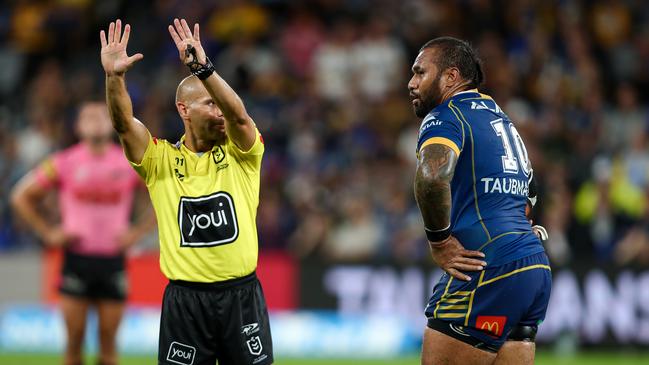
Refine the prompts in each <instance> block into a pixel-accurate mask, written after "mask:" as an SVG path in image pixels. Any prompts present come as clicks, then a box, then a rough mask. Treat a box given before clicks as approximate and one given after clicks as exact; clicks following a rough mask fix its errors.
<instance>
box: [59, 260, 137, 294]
mask: <svg viewBox="0 0 649 365" xmlns="http://www.w3.org/2000/svg"><path fill="white" fill-rule="evenodd" d="M125 266H126V264H125V258H124V255H118V256H111V257H103V256H86V255H79V254H75V253H73V252H69V251H66V252H65V254H64V258H63V267H62V273H61V278H60V282H59V292H61V293H63V294H67V295H71V296H74V297H80V298H87V299H92V300H97V299H99V300H116V301H124V300H126V294H127V291H128V287H127V286H128V284H127V280H126V270H125Z"/></svg>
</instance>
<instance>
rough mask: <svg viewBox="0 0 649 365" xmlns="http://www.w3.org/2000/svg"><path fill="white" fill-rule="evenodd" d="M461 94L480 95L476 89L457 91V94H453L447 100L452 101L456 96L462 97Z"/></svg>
mask: <svg viewBox="0 0 649 365" xmlns="http://www.w3.org/2000/svg"><path fill="white" fill-rule="evenodd" d="M462 94H480V92H479V91H478V89H470V90H464V91H459V92H456V93H455V94H453V96H451V97H450V98H449V99H452V98H454V97H456V96H458V95H462Z"/></svg>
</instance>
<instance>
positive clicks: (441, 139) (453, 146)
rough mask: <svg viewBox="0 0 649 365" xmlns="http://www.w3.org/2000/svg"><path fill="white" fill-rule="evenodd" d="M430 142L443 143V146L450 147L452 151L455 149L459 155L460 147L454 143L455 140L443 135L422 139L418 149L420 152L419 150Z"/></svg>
mask: <svg viewBox="0 0 649 365" xmlns="http://www.w3.org/2000/svg"><path fill="white" fill-rule="evenodd" d="M431 144H443V145H444V146H447V147H450V148H451V149H452V150H453V151H455V154H457V155H458V156H459V155H460V148H459V147H458V146H457V145H456V144H455V142H453V141H451V140H450V139H448V138H444V137H431V138H428V139H427V140H426V141H424V143H422V145H421V148H420V149H419V151H420V152H421V150H423V149H424V147H426V146H429V145H431Z"/></svg>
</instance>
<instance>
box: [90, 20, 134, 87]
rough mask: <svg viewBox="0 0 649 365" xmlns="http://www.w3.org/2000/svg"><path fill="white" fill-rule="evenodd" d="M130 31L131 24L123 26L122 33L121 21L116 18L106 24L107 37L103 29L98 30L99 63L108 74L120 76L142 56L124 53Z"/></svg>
mask: <svg viewBox="0 0 649 365" xmlns="http://www.w3.org/2000/svg"><path fill="white" fill-rule="evenodd" d="M130 33H131V26H130V25H129V24H126V25H125V26H124V33H123V34H122V21H121V20H119V19H117V20H116V21H115V22H111V23H110V25H109V26H108V38H106V32H104V31H103V30H102V31H101V32H99V39H100V40H101V65H102V66H103V67H104V71H105V72H106V75H108V76H120V75H123V74H124V73H126V71H128V69H130V68H131V67H132V66H133V64H135V62H137V61H139V60H141V59H142V58H144V56H143V55H142V54H141V53H136V54H134V55H132V56H129V55H128V54H126V46H127V45H128V37H129V35H130Z"/></svg>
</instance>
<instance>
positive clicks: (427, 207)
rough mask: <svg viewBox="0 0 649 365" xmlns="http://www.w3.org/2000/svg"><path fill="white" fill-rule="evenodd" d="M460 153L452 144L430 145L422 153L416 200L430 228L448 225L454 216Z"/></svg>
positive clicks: (420, 155)
mask: <svg viewBox="0 0 649 365" xmlns="http://www.w3.org/2000/svg"><path fill="white" fill-rule="evenodd" d="M457 158H458V156H457V154H456V153H455V151H453V150H452V149H451V148H450V147H448V146H445V145H442V144H436V143H434V144H431V145H428V146H426V147H424V148H423V149H422V150H421V151H420V153H419V161H418V162H417V173H416V176H415V199H416V200H417V205H418V206H419V210H420V211H421V215H422V218H423V219H424V225H425V227H426V228H428V229H430V230H441V229H444V228H446V227H448V225H449V222H450V217H451V179H453V173H454V172H455V165H456V163H457Z"/></svg>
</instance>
